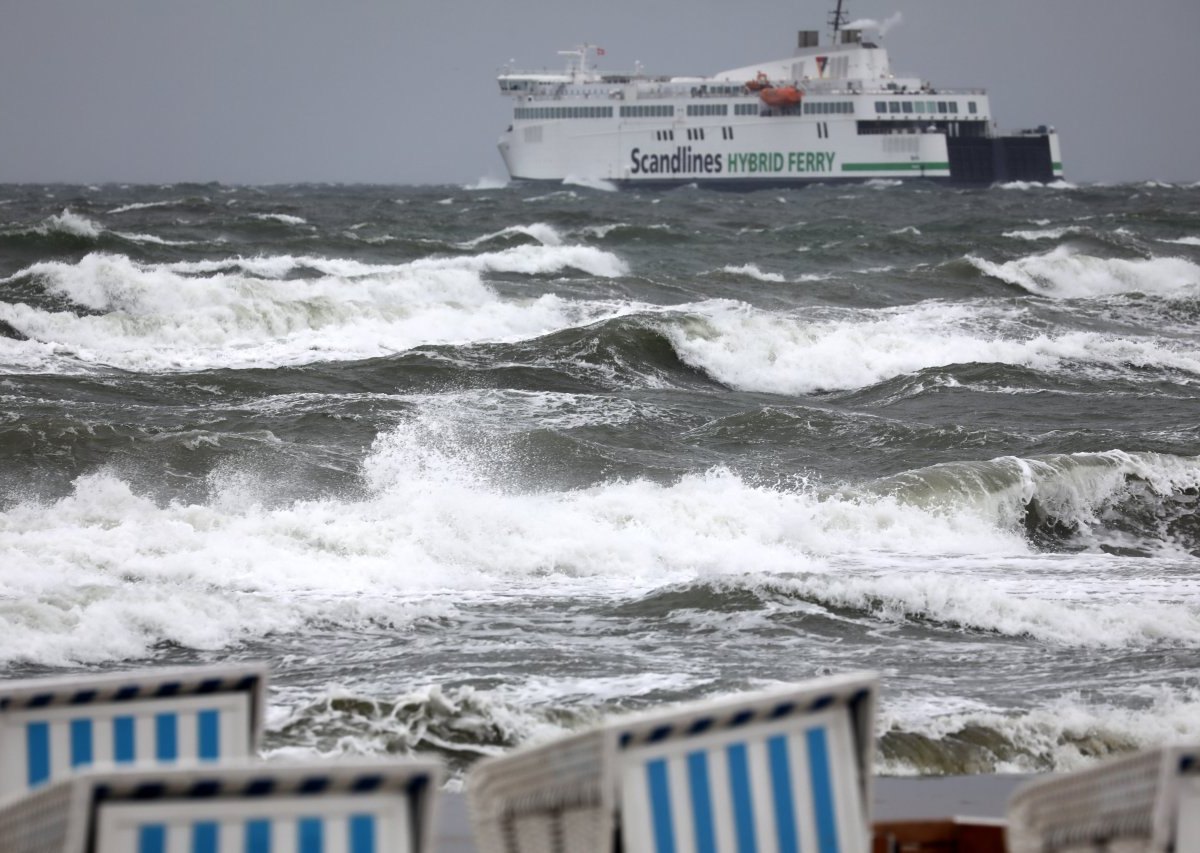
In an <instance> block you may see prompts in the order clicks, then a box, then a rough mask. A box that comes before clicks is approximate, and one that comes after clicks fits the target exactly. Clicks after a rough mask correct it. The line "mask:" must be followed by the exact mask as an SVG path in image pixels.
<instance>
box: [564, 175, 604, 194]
mask: <svg viewBox="0 0 1200 853" xmlns="http://www.w3.org/2000/svg"><path fill="white" fill-rule="evenodd" d="M563 184H564V185H565V186H569V187H587V188H588V189H589V190H600V191H601V192H607V193H614V192H616V191H617V185H616V184H614V183H612V182H611V181H606V180H604V179H603V178H588V177H581V176H577V175H567V177H565V178H563Z"/></svg>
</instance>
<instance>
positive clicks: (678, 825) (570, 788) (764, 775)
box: [468, 674, 878, 853]
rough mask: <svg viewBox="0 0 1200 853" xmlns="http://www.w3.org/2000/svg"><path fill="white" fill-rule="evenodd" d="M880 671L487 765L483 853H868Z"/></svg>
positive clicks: (653, 717)
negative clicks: (751, 852)
mask: <svg viewBox="0 0 1200 853" xmlns="http://www.w3.org/2000/svg"><path fill="white" fill-rule="evenodd" d="M877 693H878V686H877V679H876V678H875V677H874V676H873V675H868V674H856V675H849V676H841V677H834V678H827V679H820V680H816V681H812V682H808V683H805V684H801V685H796V686H790V687H787V688H780V689H774V690H769V691H765V692H761V693H754V694H747V695H742V696H735V697H730V698H725V699H720V700H715V701H705V702H697V703H692V704H689V705H685V706H681V707H676V708H672V709H669V710H665V711H656V712H653V713H650V714H646V715H642V716H638V717H631V718H627V719H618V720H614V721H612V722H610V723H609V724H607V725H606V726H604V727H602V728H599V729H596V730H593V731H590V732H585V733H583V734H579V735H574V736H571V737H567V738H563V739H561V740H559V741H554V742H551V743H547V744H543V745H541V746H537V747H533V748H531V749H527V750H522V751H519V752H515V753H512V754H510V755H508V756H504V757H501V758H496V759H491V760H489V761H486V762H483V763H481V764H480V765H479V766H478V767H477V768H476V770H475V771H474V772H472V774H471V776H470V778H469V780H468V794H469V796H470V799H471V807H472V817H473V822H474V825H475V835H476V842H477V844H478V845H479V848H480V850H481V851H482V853H540V851H547V853H598V851H599V852H600V853H602V851H611V850H615V849H620V850H622V851H623V853H692V851H696V853H725V851H733V850H738V849H747V848H746V847H745V846H744V845H745V844H746V843H747V842H748V841H750V840H751V839H753V842H752V843H753V846H754V848H755V849H757V850H759V851H760V853H791V851H798V850H805V851H813V853H851V852H852V851H853V853H861V851H866V850H867V848H868V847H869V846H870V819H869V810H870V802H871V793H870V782H871V777H872V763H873V759H874V716H875V705H876V701H877Z"/></svg>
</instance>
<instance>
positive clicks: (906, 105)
mask: <svg viewBox="0 0 1200 853" xmlns="http://www.w3.org/2000/svg"><path fill="white" fill-rule="evenodd" d="M901 106H903V107H904V111H905V112H906V113H911V112H912V111H913V105H912V101H905V102H904V103H903V104H901Z"/></svg>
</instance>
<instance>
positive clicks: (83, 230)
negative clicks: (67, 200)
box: [34, 209, 104, 237]
mask: <svg viewBox="0 0 1200 853" xmlns="http://www.w3.org/2000/svg"><path fill="white" fill-rule="evenodd" d="M34 230H36V231H37V232H38V233H41V234H49V233H52V232H58V233H60V234H71V235H73V236H76V237H99V236H100V235H101V233H103V231H104V228H102V227H101V226H100V225H99V224H97V223H96V222H93V221H92V220H91V219H88V218H87V217H86V216H80V215H79V214H78V213H72V212H71V211H70V210H69V209H64V210H63V212H62V213H60V214H57V215H54V216H48V217H47V218H46V219H45V220H43V221H42V224H41V225H39V226H37V228H36V229H34Z"/></svg>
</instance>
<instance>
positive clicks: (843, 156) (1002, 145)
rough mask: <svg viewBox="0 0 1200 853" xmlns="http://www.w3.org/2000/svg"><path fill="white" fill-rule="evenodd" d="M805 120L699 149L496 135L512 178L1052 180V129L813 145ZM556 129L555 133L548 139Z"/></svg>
mask: <svg viewBox="0 0 1200 853" xmlns="http://www.w3.org/2000/svg"><path fill="white" fill-rule="evenodd" d="M809 124H811V123H807V122H806V123H804V125H801V126H798V127H797V129H796V131H795V132H794V133H788V134H787V137H786V138H785V140H784V144H783V145H780V142H779V139H778V137H775V138H762V139H760V138H756V135H755V134H754V133H752V132H750V133H747V132H743V133H741V134H739V137H740V139H741V140H743V141H742V144H740V145H737V146H733V145H722V146H712V145H708V146H702V145H700V144H697V143H696V142H685V143H684V144H678V143H671V142H667V143H666V144H663V143H662V142H661V141H660V140H652V139H648V138H646V137H647V136H648V134H646V133H640V134H639V133H626V134H622V133H620V132H609V133H599V134H580V133H575V134H572V135H570V136H567V135H566V133H565V130H563V129H559V128H553V127H552V126H550V127H543V128H539V137H540V139H542V140H544V139H545V138H546V137H548V136H549V137H551V139H552V140H553V144H552V145H550V146H547V147H546V148H544V149H543V148H542V147H541V146H539V145H523V144H520V143H519V142H517V141H516V140H514V139H513V138H512V134H511V133H510V134H506V136H505V137H502V138H501V141H500V146H499V147H500V153H501V156H502V157H503V159H504V162H505V165H506V167H507V168H508V171H509V174H510V176H511V177H512V179H513V180H518V181H545V182H563V181H568V182H571V181H579V182H586V181H589V180H599V181H605V182H607V183H610V184H613V185H615V186H617V187H621V188H638V187H641V188H645V189H670V188H673V187H681V186H689V185H696V186H701V187H706V188H716V189H728V190H734V191H744V190H757V189H771V188H781V187H803V186H807V185H810V184H829V183H862V182H864V181H871V180H889V179H891V180H897V179H898V180H922V181H931V182H936V183H948V184H955V185H967V186H970V185H990V184H994V183H1007V182H1011V181H1028V182H1040V183H1049V182H1051V181H1054V180H1057V179H1061V178H1062V160H1061V154H1059V146H1058V137H1057V134H1055V133H1053V132H1052V131H1047V132H1044V133H1023V134H1018V135H1014V136H998V137H985V136H980V137H947V136H945V135H944V134H912V135H895V136H875V137H862V138H857V139H851V140H844V141H843V140H838V139H836V138H832V139H828V141H823V140H815V141H814V140H813V139H808V138H807V137H808V136H810V135H811V128H810V127H808V126H807V125H809ZM714 130H719V128H715V129H714ZM556 132H561V133H563V137H562V138H554V136H552V134H556ZM714 135H715V134H714ZM731 135H732V134H731ZM789 143H790V144H789ZM780 148H784V149H787V150H779V149H780Z"/></svg>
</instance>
